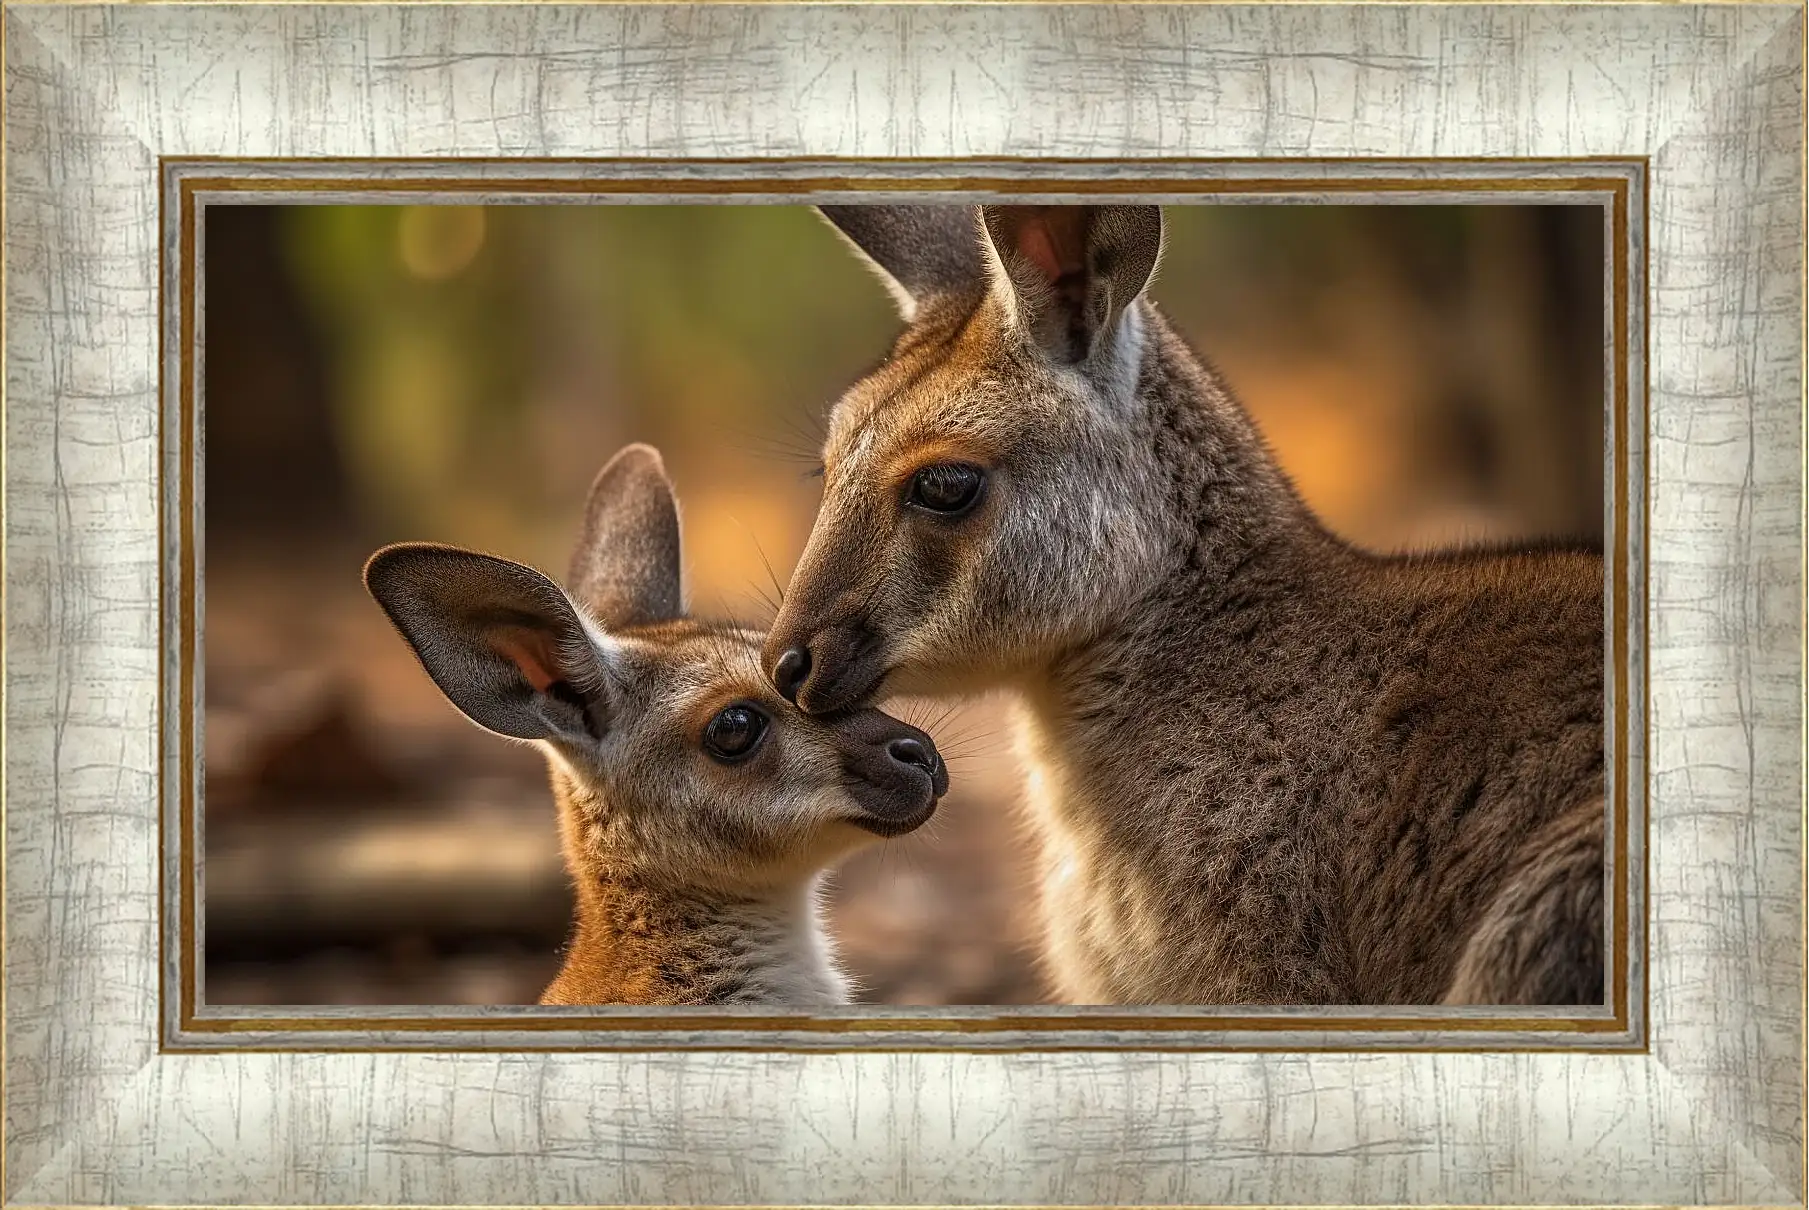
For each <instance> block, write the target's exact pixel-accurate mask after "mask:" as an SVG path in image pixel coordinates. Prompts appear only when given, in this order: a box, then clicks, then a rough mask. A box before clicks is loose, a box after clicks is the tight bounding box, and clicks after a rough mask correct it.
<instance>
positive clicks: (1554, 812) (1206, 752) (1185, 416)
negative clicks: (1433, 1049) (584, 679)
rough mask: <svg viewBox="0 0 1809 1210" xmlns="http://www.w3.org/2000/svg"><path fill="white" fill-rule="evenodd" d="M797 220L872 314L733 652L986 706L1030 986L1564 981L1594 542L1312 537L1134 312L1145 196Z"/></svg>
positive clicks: (1234, 425)
mask: <svg viewBox="0 0 1809 1210" xmlns="http://www.w3.org/2000/svg"><path fill="white" fill-rule="evenodd" d="M824 213H825V214H826V216H827V217H828V218H829V220H830V222H831V223H832V224H833V225H834V226H835V227H836V228H837V229H838V230H839V231H840V232H841V233H842V235H843V236H845V237H846V238H847V240H848V241H849V242H850V243H851V244H852V245H853V246H854V247H855V248H856V249H857V250H858V251H860V252H861V253H862V254H864V256H865V257H866V258H867V259H868V260H870V261H871V262H872V264H873V265H874V267H875V268H876V269H877V270H878V271H879V273H880V274H881V276H882V279H883V281H884V282H885V283H886V284H887V285H888V287H889V288H890V290H891V292H892V294H893V296H894V298H895V299H896V301H897V303H898V306H899V309H900V311H901V312H902V315H903V318H904V319H905V321H906V327H905V331H904V333H903V334H902V336H900V338H899V339H898V342H897V344H896V345H895V346H894V348H893V350H892V353H891V355H890V357H889V358H888V359H887V360H886V361H885V362H884V363H883V364H882V365H881V366H880V367H879V368H878V369H877V370H875V371H873V372H872V373H871V374H869V375H868V376H867V377H866V378H864V379H863V380H861V381H860V382H858V383H857V384H856V385H855V386H854V387H853V388H852V389H851V390H849V392H848V393H847V394H846V395H845V396H844V397H843V398H842V399H841V400H840V401H839V402H838V403H837V405H836V406H835V409H834V411H833V413H832V415H831V417H830V422H829V433H828V438H827V441H826V443H825V447H824V454H823V462H824V466H823V472H824V474H823V479H824V492H823V502H822V506H821V510H820V512H819V514H818V517H817V520H816V525H815V529H814V530H813V532H812V534H811V536H810V540H809V543H808V545H807V546H806V549H805V551H804V554H803V557H802V559H801V560H800V562H799V565H798V568H797V571H796V573H795V575H794V577H793V579H792V582H791V587H790V589H789V592H788V593H787V596H786V599H785V603H784V606H783V608H782V609H781V610H780V612H779V616H778V618H777V619H776V621H775V623H774V626H773V628H772V630H771V632H770V635H769V637H768V640H767V643H766V646H765V648H764V652H763V658H764V660H765V663H766V667H767V669H768V672H769V675H770V676H771V678H772V680H773V683H774V686H775V688H777V689H778V690H779V691H780V692H781V693H783V694H784V695H786V696H787V697H789V698H791V699H793V700H794V701H796V702H797V704H798V705H799V706H801V707H802V708H803V709H804V710H806V711H808V712H811V713H817V714H831V713H834V712H837V711H840V710H843V709H846V708H848V707H851V706H854V705H857V704H860V703H863V702H866V701H868V700H870V699H873V698H874V697H876V696H878V695H880V694H882V693H887V694H889V693H894V692H910V693H930V694H941V695H948V694H967V693H973V692H978V691H982V690H987V689H995V688H1005V689H1009V690H1011V691H1013V692H1014V694H1015V698H1016V702H1017V705H1018V715H1019V723H1018V734H1019V747H1020V751H1021V755H1022V758H1023V761H1024V764H1025V766H1026V768H1027V771H1028V786H1027V795H1026V796H1027V803H1026V810H1027V813H1028V815H1029V819H1030V821H1031V824H1032V827H1033V830H1034V832H1035V834H1036V836H1037V837H1038V840H1039V843H1040V846H1041V859H1040V863H1039V868H1040V888H1039V893H1040V898H1041V910H1042V916H1043V920H1044V926H1045V941H1044V948H1045V959H1046V964H1047V966H1048V968H1049V972H1050V975H1051V978H1052V979H1053V981H1054V983H1055V986H1056V989H1057V991H1058V992H1059V994H1060V995H1061V997H1062V998H1063V999H1064V1000H1067V1001H1071V1002H1081V1003H1126V1002H1130V1003H1171V1004H1251V1003H1276V1004H1287V1003H1292V1004H1328V1003H1348V1004H1382V1003H1407V1004H1428V1003H1437V1002H1440V1001H1443V1002H1446V1003H1459V1004H1529V1003H1539V1004H1583V1003H1597V1004H1599V1003H1602V1002H1603V992H1604V976H1603V954H1604V951H1605V949H1606V945H1605V938H1604V925H1603V907H1602V905H1603V899H1604V882H1605V873H1606V863H1605V860H1604V842H1603V838H1604V830H1605V815H1606V811H1605V807H1604V784H1605V783H1604V772H1603V769H1604V755H1603V744H1602V736H1603V731H1602V715H1603V692H1602V685H1603V664H1604V654H1603V576H1602V558H1601V554H1600V551H1599V549H1567V548H1563V547H1558V546H1550V545H1546V546H1540V547H1537V548H1525V549H1505V548H1503V549H1486V550H1484V549H1472V550H1462V551H1455V552H1449V553H1439V554H1413V555H1403V556H1386V557H1385V556H1378V555H1374V554H1369V553H1365V552H1363V551H1359V550H1356V549H1354V548H1352V547H1351V546H1349V545H1347V544H1345V543H1344V542H1342V541H1340V540H1339V539H1338V538H1336V537H1335V536H1333V535H1332V534H1330V533H1329V532H1328V531H1327V530H1326V529H1325V528H1324V527H1323V526H1322V525H1321V524H1320V523H1319V522H1318V521H1317V520H1316V519H1315V518H1314V517H1313V515H1312V514H1311V513H1310V512H1309V511H1308V509H1307V508H1306V507H1305V505H1304V504H1303V503H1302V502H1301V500H1300V498H1299V497H1298V495H1297V494H1296V493H1295V491H1294V489H1293V487H1292V486H1291V484H1290V483H1289V481H1288V479H1287V478H1286V476H1285V475H1284V474H1283V473H1282V472H1281V470H1280V469H1279V468H1278V467H1277V465H1276V463H1275V461H1274V459H1273V458H1272V457H1271V456H1270V454H1269V452H1268V450H1267V449H1266V447H1265V445H1264V443H1263V440H1262V438H1261V436H1260V435H1259V433H1258V431H1257V429H1256V428H1255V426H1254V425H1253V423H1252V422H1251V420H1250V418H1249V417H1248V415H1247V414H1246V413H1245V412H1244V411H1243V410H1242V408H1241V407H1240V405H1239V404H1238V403H1237V401H1236V400H1235V399H1234V398H1233V397H1232V394H1231V392H1230V391H1229V390H1228V389H1227V386H1226V384H1225V383H1224V381H1223V380H1222V379H1221V378H1220V377H1219V376H1218V375H1217V374H1216V373H1215V372H1214V371H1213V370H1212V369H1210V368H1209V367H1208V366H1207V365H1205V364H1204V363H1203V362H1202V361H1201V360H1200V359H1199V358H1198V357H1196V356H1195V355H1194V354H1193V353H1192V352H1191V351H1190V350H1189V349H1188V348H1187V346H1186V345H1185V344H1184V343H1183V342H1182V340H1181V338H1180V337H1179V336H1177V335H1176V334H1175V332H1174V331H1173V330H1172V329H1171V328H1170V327H1169V326H1168V324H1167V323H1166V322H1165V321H1164V320H1163V318H1162V316H1161V314H1160V313H1159V311H1158V310H1157V308H1156V307H1155V305H1154V304H1153V303H1151V302H1150V301H1149V300H1148V299H1147V298H1145V296H1144V291H1145V288H1146V287H1147V286H1148V285H1149V283H1150V280H1151V278H1152V275H1153V274H1154V272H1155V269H1156V264H1157V261H1158V260H1159V259H1160V255H1161V249H1162V240H1163V223H1162V213H1161V210H1160V208H1159V207H1155V206H1099V207H1093V206H1084V207H1083V206H1006V207H992V206H987V207H979V208H973V207H933V206H930V207H861V206H851V207H825V208H824Z"/></svg>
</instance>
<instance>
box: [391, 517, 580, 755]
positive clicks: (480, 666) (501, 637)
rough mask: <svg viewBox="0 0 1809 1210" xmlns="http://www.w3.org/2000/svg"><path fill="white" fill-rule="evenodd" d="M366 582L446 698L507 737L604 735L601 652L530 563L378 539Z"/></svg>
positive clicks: (560, 595)
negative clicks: (381, 544) (384, 543)
mask: <svg viewBox="0 0 1809 1210" xmlns="http://www.w3.org/2000/svg"><path fill="white" fill-rule="evenodd" d="M364 586H365V588H366V589H368V590H369V591H370V594H371V596H372V597H374V598H376V601H377V604H379V605H381V606H382V607H383V612H384V613H386V614H388V615H389V620H390V621H391V622H392V623H394V624H395V627H396V629H397V630H398V631H400V632H401V634H402V637H403V638H404V639H405V640H407V642H408V645H409V646H410V647H411V648H413V650H414V653H415V658H417V659H418V660H420V661H421V667H423V668H425V669H426V670H427V675H428V676H430V677H432V678H433V683H434V684H436V685H438V686H439V687H440V692H442V693H444V694H445V695H446V697H447V700H449V701H450V702H451V703H452V704H453V705H454V706H457V707H458V708H459V709H460V710H461V711H462V712H464V714H465V716H466V717H467V718H469V719H470V720H471V721H472V722H474V723H476V724H477V725H478V726H480V727H484V728H487V729H489V730H491V731H494V732H496V733H497V734H499V735H507V736H510V737H511V738H514V739H562V740H566V741H568V742H574V743H581V742H584V741H586V740H595V739H599V738H601V737H602V735H603V733H604V731H605V730H606V728H607V725H608V716H609V711H608V699H607V697H606V694H605V689H604V685H603V673H602V659H601V656H600V655H599V653H598V651H597V649H596V647H595V646H594V645H593V644H592V642H591V639H590V636H589V635H588V634H586V633H585V630H584V625H583V623H582V622H580V621H579V620H578V614H577V611H576V610H574V609H573V608H572V603H571V601H570V599H568V598H567V597H566V595H565V593H563V592H561V591H560V590H559V586H558V585H556V584H554V583H553V582H552V581H551V580H549V579H547V578H546V577H545V576H543V575H541V574H540V573H539V572H537V571H535V570H533V569H532V568H529V567H523V566H522V565H521V564H519V563H511V562H509V561H508V560H506V559H497V558H493V557H491V556H489V555H480V554H477V553H476V552H474V551H469V550H459V549H457V548H456V547H451V546H438V545H435V544H432V543H426V542H408V543H402V544H400V545H396V546H386V547H384V548H383V549H382V550H380V551H378V552H377V553H376V554H374V555H372V556H371V558H370V561H369V562H368V563H366V564H365V565H364Z"/></svg>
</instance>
